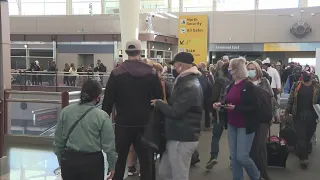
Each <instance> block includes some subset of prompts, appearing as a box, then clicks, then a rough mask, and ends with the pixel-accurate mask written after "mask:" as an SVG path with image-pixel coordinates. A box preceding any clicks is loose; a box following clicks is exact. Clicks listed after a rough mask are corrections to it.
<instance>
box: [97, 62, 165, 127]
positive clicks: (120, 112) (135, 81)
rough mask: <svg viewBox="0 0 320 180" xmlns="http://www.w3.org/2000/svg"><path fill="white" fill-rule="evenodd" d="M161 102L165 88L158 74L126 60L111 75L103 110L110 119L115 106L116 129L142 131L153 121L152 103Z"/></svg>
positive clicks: (148, 66)
mask: <svg viewBox="0 0 320 180" xmlns="http://www.w3.org/2000/svg"><path fill="white" fill-rule="evenodd" d="M162 98H163V93H162V86H161V82H160V79H159V77H158V75H157V74H156V71H155V70H154V69H153V68H152V67H151V66H150V65H148V64H145V63H144V62H142V61H136V60H127V61H125V62H124V63H123V64H122V65H121V66H119V67H118V68H116V69H114V70H113V71H112V72H111V74H110V77H109V80H108V82H107V85H106V90H105V95H104V99H103V103H102V109H103V110H104V111H106V112H107V113H108V114H109V115H110V114H111V112H112V108H113V106H114V105H115V106H116V112H117V114H116V117H115V123H116V125H120V126H126V127H143V126H146V125H147V124H148V122H149V119H150V113H151V111H152V107H151V103H150V101H151V100H152V99H162Z"/></svg>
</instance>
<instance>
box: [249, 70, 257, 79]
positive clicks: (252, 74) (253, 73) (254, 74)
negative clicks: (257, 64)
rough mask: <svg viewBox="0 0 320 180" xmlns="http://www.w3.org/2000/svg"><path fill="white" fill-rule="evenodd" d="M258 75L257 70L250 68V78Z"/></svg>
mask: <svg viewBox="0 0 320 180" xmlns="http://www.w3.org/2000/svg"><path fill="white" fill-rule="evenodd" d="M256 75H257V73H256V70H249V71H248V77H249V78H254V77H256Z"/></svg>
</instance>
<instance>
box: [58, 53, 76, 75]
mask: <svg viewBox="0 0 320 180" xmlns="http://www.w3.org/2000/svg"><path fill="white" fill-rule="evenodd" d="M56 63H57V68H58V70H59V71H62V70H63V69H64V64H65V63H69V65H70V64H71V63H74V64H75V65H76V67H77V66H78V54H73V53H57V60H56Z"/></svg>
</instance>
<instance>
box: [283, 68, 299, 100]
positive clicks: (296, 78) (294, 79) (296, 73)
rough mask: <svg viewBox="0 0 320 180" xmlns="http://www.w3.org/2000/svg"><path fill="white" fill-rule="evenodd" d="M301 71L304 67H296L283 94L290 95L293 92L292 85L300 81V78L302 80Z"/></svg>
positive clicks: (287, 81)
mask: <svg viewBox="0 0 320 180" xmlns="http://www.w3.org/2000/svg"><path fill="white" fill-rule="evenodd" d="M301 71H302V67H301V66H296V67H295V68H294V69H293V71H292V74H291V75H290V76H288V78H287V80H286V84H285V86H284V88H283V89H284V90H283V92H284V93H285V94H290V91H291V87H292V85H293V84H294V83H295V82H297V81H299V80H300V78H301Z"/></svg>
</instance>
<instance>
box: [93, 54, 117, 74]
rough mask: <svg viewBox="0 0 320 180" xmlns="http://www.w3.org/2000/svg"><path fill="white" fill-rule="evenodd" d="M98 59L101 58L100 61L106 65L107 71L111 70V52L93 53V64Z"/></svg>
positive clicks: (112, 57)
mask: <svg viewBox="0 0 320 180" xmlns="http://www.w3.org/2000/svg"><path fill="white" fill-rule="evenodd" d="M98 59H100V60H101V62H102V63H103V64H104V65H105V66H107V69H108V71H110V70H112V69H113V67H114V66H115V65H114V56H113V54H94V56H93V60H94V64H95V65H96V64H97V61H98Z"/></svg>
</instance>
